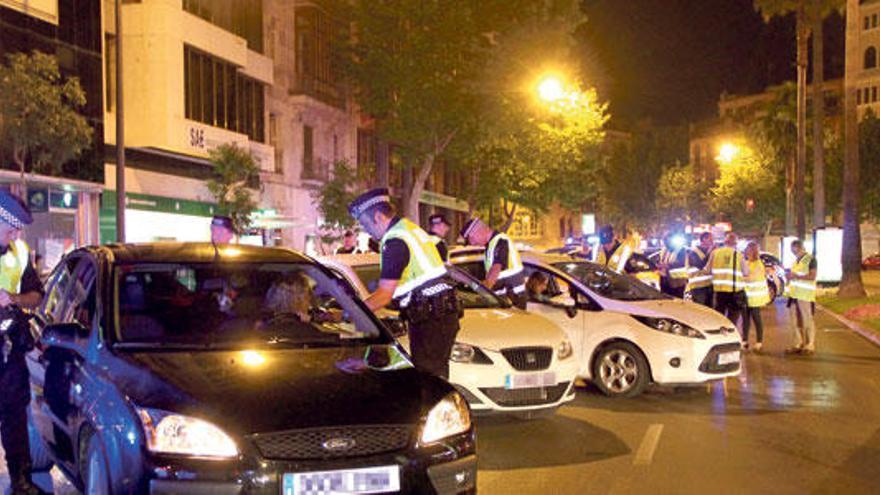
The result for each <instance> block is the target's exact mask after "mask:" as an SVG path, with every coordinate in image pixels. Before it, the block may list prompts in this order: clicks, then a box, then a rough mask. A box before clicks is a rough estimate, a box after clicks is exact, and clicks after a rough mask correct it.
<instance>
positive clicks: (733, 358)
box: [718, 351, 739, 366]
mask: <svg viewBox="0 0 880 495" xmlns="http://www.w3.org/2000/svg"><path fill="white" fill-rule="evenodd" d="M738 362H739V351H731V352H722V353H721V354H719V355H718V364H719V365H720V366H724V365H725V364H731V363H738Z"/></svg>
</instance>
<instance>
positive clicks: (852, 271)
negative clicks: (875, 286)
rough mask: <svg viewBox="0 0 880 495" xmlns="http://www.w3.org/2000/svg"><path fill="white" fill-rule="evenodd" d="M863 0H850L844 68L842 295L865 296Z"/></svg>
mask: <svg viewBox="0 0 880 495" xmlns="http://www.w3.org/2000/svg"><path fill="white" fill-rule="evenodd" d="M858 12H859V0H847V1H846V56H845V64H844V66H845V70H844V78H843V80H844V82H843V91H844V113H843V128H844V153H843V156H844V160H843V254H842V257H843V277H842V278H841V281H840V289H839V290H838V295H840V296H841V297H861V296H864V295H865V287H864V285H863V284H862V236H861V231H860V230H861V229H860V225H859V224H860V223H861V215H860V214H859V199H860V198H859V120H858V118H859V117H858V111H857V108H856V91H857V90H858V80H857V77H858V74H859V67H860V64H859V63H860V61H861V53H860V50H859V16H858Z"/></svg>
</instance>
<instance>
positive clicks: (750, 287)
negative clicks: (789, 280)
mask: <svg viewBox="0 0 880 495" xmlns="http://www.w3.org/2000/svg"><path fill="white" fill-rule="evenodd" d="M745 286H746V302H747V303H748V306H749V307H750V308H760V307H761V306H766V305H767V304H770V289H769V288H768V287H767V274H766V273H765V272H764V263H763V262H762V261H761V260H760V259H757V260H755V261H749V276H748V277H746V283H745Z"/></svg>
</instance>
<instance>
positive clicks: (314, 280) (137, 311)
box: [114, 263, 390, 347]
mask: <svg viewBox="0 0 880 495" xmlns="http://www.w3.org/2000/svg"><path fill="white" fill-rule="evenodd" d="M114 284H115V285H114V294H115V299H116V305H115V306H116V311H115V324H114V328H115V339H116V340H117V341H118V342H122V343H136V344H141V345H148V344H153V345H157V346H163V345H164V346H168V345H175V344H177V345H205V346H218V347H222V346H240V345H245V344H246V345H260V344H270V345H273V346H279V345H290V346H304V347H334V346H342V345H345V344H346V343H350V342H359V341H363V342H367V343H387V342H389V341H390V339H389V337H388V336H387V335H386V334H385V333H384V332H383V331H382V330H381V329H380V328H379V326H378V325H376V324H375V320H374V319H373V318H372V317H371V316H370V315H368V314H366V312H365V311H364V310H363V309H362V307H361V306H360V305H358V304H357V302H356V301H355V299H353V298H352V297H351V296H350V295H349V293H350V292H351V290H352V289H351V287H349V286H348V283H347V282H345V281H343V280H339V279H337V278H335V277H332V276H330V275H328V274H327V273H326V272H324V271H323V270H321V269H320V268H319V267H317V266H314V265H311V264H306V263H283V264H273V263H261V264H256V263H234V264H222V265H221V264H211V263H161V264H158V263H144V264H126V265H119V266H117V267H115V268H114Z"/></svg>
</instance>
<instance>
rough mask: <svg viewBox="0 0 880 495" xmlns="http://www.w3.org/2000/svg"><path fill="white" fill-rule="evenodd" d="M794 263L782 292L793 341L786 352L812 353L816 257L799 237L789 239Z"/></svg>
mask: <svg viewBox="0 0 880 495" xmlns="http://www.w3.org/2000/svg"><path fill="white" fill-rule="evenodd" d="M791 252H792V253H793V254H794V256H795V259H796V260H797V261H795V263H794V266H792V267H791V274H790V275H789V276H788V285H786V287H785V293H786V295H787V296H788V303H787V307H788V314H789V316H788V321H789V326H790V327H791V329H792V330H793V332H794V345H793V346H792V347H790V348H788V349H786V350H785V352H786V353H788V354H805V355H812V354H813V353H815V352H816V324H815V322H814V321H813V310H814V309H815V303H816V258H814V257H813V255H811V254H810V253H808V252H807V250H806V249H804V244H803V242H801V241H800V240H796V241H794V242H792V243H791Z"/></svg>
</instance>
